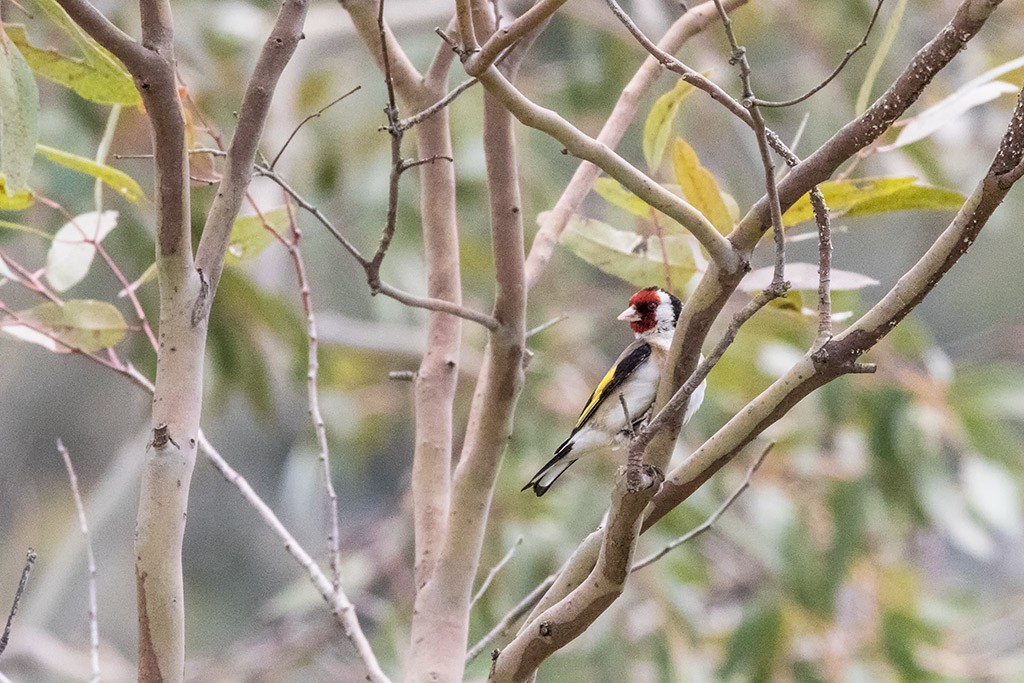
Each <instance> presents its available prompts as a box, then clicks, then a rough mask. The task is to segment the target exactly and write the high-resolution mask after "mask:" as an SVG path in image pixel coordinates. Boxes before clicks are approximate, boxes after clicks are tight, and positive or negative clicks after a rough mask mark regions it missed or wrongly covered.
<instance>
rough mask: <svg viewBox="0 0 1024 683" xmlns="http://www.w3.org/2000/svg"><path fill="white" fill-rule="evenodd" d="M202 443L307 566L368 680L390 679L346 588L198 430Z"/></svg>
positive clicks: (382, 682)
mask: <svg viewBox="0 0 1024 683" xmlns="http://www.w3.org/2000/svg"><path fill="white" fill-rule="evenodd" d="M199 446H200V448H201V449H202V451H203V454H204V455H206V457H207V459H208V460H209V461H210V463H211V464H212V465H213V466H214V467H215V468H216V469H217V471H218V472H220V474H221V476H223V477H224V479H226V480H227V481H228V483H230V484H231V485H232V486H234V487H235V488H236V489H238V492H239V493H241V494H242V497H243V498H245V500H246V502H248V503H249V505H251V506H252V507H253V508H254V509H255V510H256V512H257V514H259V516H260V518H261V519H262V520H263V522H264V523H265V524H266V525H267V526H268V527H270V530H271V531H273V532H274V534H275V535H276V536H277V537H278V538H279V539H280V540H281V541H282V543H283V544H284V549H285V551H287V552H288V554H289V555H291V556H292V557H294V558H295V560H296V561H297V562H298V563H299V564H300V565H301V566H302V568H303V569H305V570H306V573H307V574H309V578H310V580H311V581H312V582H313V585H314V586H315V587H316V589H317V591H318V592H319V593H320V595H321V597H323V599H324V601H325V602H326V603H327V606H328V607H329V608H330V610H331V614H332V615H333V616H334V618H335V620H337V622H338V624H339V625H341V627H342V630H343V631H344V633H345V637H346V638H348V639H349V641H351V643H352V645H353V646H354V647H355V649H356V652H357V653H358V655H359V658H360V659H361V660H362V662H363V665H364V666H365V667H366V671H367V680H369V681H372V682H373V683H388V681H389V679H388V677H387V675H385V673H384V671H383V670H382V669H381V668H380V664H379V663H378V662H377V656H376V655H375V654H374V653H373V649H372V648H371V647H370V642H369V641H368V640H367V639H366V636H365V634H364V633H363V629H362V627H361V626H360V624H359V617H358V616H357V615H356V611H355V607H353V605H352V603H351V602H350V601H349V599H348V596H347V595H345V592H344V591H343V590H342V589H341V587H340V586H339V587H337V588H336V587H335V586H333V585H332V583H331V580H330V579H329V578H328V577H327V575H326V574H324V572H323V570H322V569H320V567H319V565H317V563H316V562H315V561H314V560H313V558H312V557H310V556H309V553H307V552H306V551H305V549H303V547H302V546H301V545H300V544H299V542H298V541H297V540H295V537H293V536H292V534H291V532H290V531H288V529H287V527H285V525H284V524H282V523H281V520H280V519H278V517H277V515H275V514H274V511H273V510H271V509H270V506H268V505H267V504H266V503H265V502H264V501H263V499H262V498H260V497H259V495H258V494H257V493H256V492H255V491H253V489H252V486H250V485H249V482H248V481H246V479H245V477H243V476H242V475H240V474H239V473H238V472H237V471H236V470H235V469H234V468H232V467H231V465H229V464H228V462H227V461H226V460H225V459H224V458H223V457H222V456H221V455H220V453H219V452H217V449H216V448H214V447H213V444H211V443H210V442H209V441H208V440H207V438H206V435H205V434H203V433H202V432H200V433H199Z"/></svg>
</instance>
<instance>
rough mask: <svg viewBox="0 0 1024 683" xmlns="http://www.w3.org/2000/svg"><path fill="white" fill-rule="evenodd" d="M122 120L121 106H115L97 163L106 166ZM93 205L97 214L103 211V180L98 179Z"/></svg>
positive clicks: (104, 131) (101, 143)
mask: <svg viewBox="0 0 1024 683" xmlns="http://www.w3.org/2000/svg"><path fill="white" fill-rule="evenodd" d="M119 118H121V105H120V104H115V105H114V106H112V107H111V108H110V114H108V115H107V125H106V126H105V127H104V129H103V135H102V136H101V137H100V143H99V145H97V146H96V163H97V164H105V163H106V162H107V154H109V153H110V145H111V144H112V143H113V141H114V133H115V132H116V131H117V121H118V119H119ZM92 196H93V203H94V204H95V205H96V213H97V214H98V213H100V212H102V211H103V179H102V178H96V182H95V183H94V184H93V188H92Z"/></svg>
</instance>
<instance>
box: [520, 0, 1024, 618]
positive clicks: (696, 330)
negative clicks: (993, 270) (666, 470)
mask: <svg viewBox="0 0 1024 683" xmlns="http://www.w3.org/2000/svg"><path fill="white" fill-rule="evenodd" d="M998 4H999V3H998V1H997V0H993V1H992V2H987V1H986V0H964V1H963V3H962V4H961V5H960V7H959V9H958V10H957V12H956V14H955V16H954V18H953V20H952V21H951V22H950V23H949V24H948V25H947V26H946V27H945V28H943V29H942V31H940V33H939V34H938V35H937V36H936V37H935V38H934V39H933V40H932V41H931V42H929V43H928V44H927V45H926V46H925V47H924V48H922V49H921V50H920V51H919V52H918V54H917V56H916V57H915V58H914V60H913V61H912V62H911V64H910V65H909V66H908V67H907V69H906V70H905V71H904V72H903V73H902V74H901V75H900V76H899V78H897V80H896V81H895V82H894V84H893V85H892V86H891V87H890V88H889V90H887V91H886V93H885V94H884V95H882V97H880V98H879V100H878V101H876V102H875V104H874V105H872V107H871V108H869V109H868V110H867V111H866V112H865V113H864V114H863V115H862V116H861V117H859V118H858V119H856V120H854V121H853V122H851V123H849V124H847V125H846V126H845V127H844V128H843V129H842V130H840V131H839V132H838V133H837V134H836V135H834V136H833V137H832V139H831V140H829V141H828V142H826V143H825V144H824V145H823V146H822V147H821V148H819V149H818V150H817V151H816V152H815V153H814V154H812V155H811V156H810V157H809V158H808V159H807V160H805V161H803V162H800V163H799V164H798V165H797V166H796V167H795V168H794V169H793V170H792V171H791V172H790V173H789V174H788V175H787V176H786V177H785V178H784V179H783V180H782V181H780V183H779V192H780V202H781V206H782V207H783V208H788V207H789V206H791V205H792V204H793V202H795V201H796V199H798V198H799V197H800V196H801V195H802V194H804V193H805V192H807V191H809V190H810V189H811V188H812V187H814V186H815V185H816V184H817V183H819V182H821V181H823V180H826V179H827V178H828V177H829V176H830V175H831V173H832V172H834V171H835V169H836V168H838V166H839V165H840V164H841V163H842V162H843V161H844V160H845V159H848V158H849V157H851V156H852V155H854V154H856V153H857V151H858V150H860V149H863V148H864V147H865V146H867V145H869V144H871V142H872V141H874V140H875V139H877V138H878V136H880V135H881V134H882V133H883V132H884V131H885V130H886V129H887V128H888V126H889V125H891V123H892V122H893V121H895V120H896V119H897V118H898V117H899V116H901V115H902V113H903V112H904V111H905V110H906V109H907V107H909V106H910V105H911V104H912V103H913V102H914V101H915V100H916V99H917V97H918V96H919V95H920V93H921V91H922V90H923V89H924V87H925V86H926V85H927V84H928V82H929V81H930V80H931V78H932V77H934V75H935V74H936V73H938V71H939V70H941V69H942V68H944V67H945V66H946V65H947V64H948V63H949V62H950V61H951V60H952V58H953V57H954V56H955V55H956V54H957V53H958V52H959V51H961V50H962V48H963V47H964V46H965V44H966V42H967V41H969V40H970V39H971V38H972V37H973V36H974V35H975V34H976V33H977V32H978V30H980V28H981V26H982V25H983V24H984V23H985V21H986V20H987V19H988V17H989V16H990V15H991V13H992V11H993V10H994V9H995V7H996V6H997V5H998ZM1019 111H1020V106H1019V104H1018V112H1017V113H1015V121H1016V120H1018V118H1017V117H1018V114H1019ZM1015 139H1016V138H1015ZM1003 146H1004V147H1006V142H1005V141H1004V145H1003ZM1000 156H1005V157H1009V156H1011V155H1008V154H1005V153H1004V152H1003V151H1002V150H1001V151H1000ZM997 158H998V157H997ZM1010 161H1012V159H1010V160H1008V161H1005V162H1004V163H1003V167H1004V168H1010V169H1013V168H1016V164H1011V163H1010ZM1017 163H1020V162H1019V161H1018V162H1017ZM1011 176H1012V171H1010V172H1004V173H1003V174H1001V175H999V176H998V177H990V178H987V179H986V182H985V183H983V186H985V187H986V188H987V192H988V193H989V195H990V196H993V197H994V196H996V195H998V197H999V199H1001V196H1003V195H1005V193H1006V190H1007V189H1008V187H1006V186H1007V185H1008V180H1011V179H1012V178H1011ZM993 193H995V194H993ZM999 193H1001V194H999ZM767 203H768V200H767V198H765V197H762V199H761V200H760V201H759V202H758V203H757V204H756V205H755V207H754V208H752V209H751V211H750V212H748V214H747V216H746V217H745V218H744V219H743V220H742V221H741V222H740V225H739V226H737V228H736V229H735V230H734V231H733V233H732V234H731V235H730V241H731V242H732V243H733V244H735V245H736V246H737V247H738V248H740V249H742V250H744V251H746V250H749V249H752V248H753V247H754V245H755V244H756V242H757V240H758V239H759V238H760V236H761V235H762V234H763V232H764V230H765V229H766V228H767V226H769V225H770V223H769V220H768V206H767ZM972 203H973V199H969V200H968V202H967V204H965V210H966V209H967V208H968V207H969V206H970V205H971V204H972ZM991 208H994V206H992V207H991ZM989 213H990V211H989ZM985 218H986V219H987V215H986V216H985ZM968 222H970V221H968ZM982 223H983V221H982ZM976 227H978V228H979V229H980V226H976ZM962 246H963V247H964V248H966V247H967V246H969V245H962ZM926 258H928V256H927V255H926ZM739 280H740V277H736V276H735V275H731V274H728V273H724V272H723V271H722V270H720V269H718V268H716V267H715V265H714V264H712V265H711V266H710V267H709V268H708V271H707V272H706V273H705V275H704V276H703V277H702V278H701V281H700V282H699V284H698V286H697V289H696V290H695V292H694V293H693V295H691V297H690V298H689V299H688V300H687V301H686V304H685V305H684V306H683V311H682V313H681V315H680V318H679V323H678V325H677V328H676V335H675V337H674V339H673V344H672V349H671V351H670V360H669V362H670V364H671V366H672V368H673V372H672V373H671V375H670V378H669V381H664V380H663V381H662V383H661V386H660V387H659V395H658V400H657V401H656V404H655V407H656V409H658V408H659V406H661V405H664V404H665V403H667V402H668V400H669V398H670V397H671V396H672V395H673V394H674V393H675V391H676V389H675V387H678V386H681V385H682V384H683V382H684V381H685V380H686V379H688V378H689V377H690V376H691V375H692V373H693V370H694V368H696V366H697V361H698V356H699V352H700V348H701V346H702V345H703V341H704V339H705V337H706V336H707V333H708V330H709V329H710V326H711V324H712V323H713V322H714V320H715V319H716V317H717V316H718V314H719V312H720V311H721V309H722V307H723V306H724V305H725V302H726V301H727V300H728V298H729V297H730V296H731V294H732V293H733V291H735V288H736V286H737V285H738V284H739ZM932 285H934V281H933V282H932ZM922 296H923V295H922ZM869 315H871V312H870V311H869V313H868V314H866V316H865V318H867V316H869ZM862 320H863V319H862ZM882 322H884V323H885V325H888V327H886V328H884V330H883V326H879V325H873V329H875V330H876V331H881V332H882V333H883V334H884V333H885V332H887V331H888V330H889V329H891V328H892V327H893V326H895V324H896V323H895V321H894V322H892V324H891V325H890V324H889V322H888V321H882ZM852 329H853V328H851V330H852ZM842 336H844V337H846V338H848V337H847V333H844V335H842ZM857 336H859V337H860V338H861V339H865V336H864V334H863V333H862V334H860V335H857ZM857 336H855V337H854V338H857ZM838 341H839V338H838V337H837V338H836V339H833V340H831V341H830V342H828V343H827V344H825V345H824V346H823V347H822V348H821V349H819V350H818V351H817V352H815V354H814V355H815V357H816V358H817V359H818V360H817V361H815V360H812V359H811V357H810V356H808V357H806V358H805V359H804V360H802V361H801V362H800V363H798V364H797V365H795V366H794V367H793V368H792V369H791V370H790V371H789V372H788V373H786V374H785V375H784V376H783V377H782V378H780V379H779V380H777V381H776V382H775V383H773V384H772V385H771V386H770V387H768V388H767V389H766V390H765V391H764V392H763V393H762V394H761V395H760V396H759V397H758V398H756V399H755V400H754V401H753V402H751V403H750V404H749V405H748V406H747V408H745V409H744V411H743V412H741V413H740V414H739V415H737V416H736V417H734V418H733V419H732V420H730V421H729V423H727V424H726V425H725V426H724V427H722V429H720V430H719V431H718V432H717V433H716V434H715V435H714V436H713V437H712V438H711V439H710V440H709V441H708V442H706V443H705V444H704V445H703V446H701V448H700V449H699V450H698V451H697V452H696V453H694V455H692V456H691V457H690V458H689V459H688V460H687V461H686V462H684V463H683V464H682V465H680V466H679V467H678V468H676V470H674V471H673V472H672V473H670V475H669V477H668V480H667V481H666V483H665V485H664V486H663V487H662V490H661V492H660V493H659V494H658V496H656V497H655V499H654V504H655V507H654V508H653V510H652V512H651V514H650V516H649V517H648V518H647V520H646V521H645V523H644V529H647V528H649V527H650V526H651V525H652V524H654V523H655V522H656V521H657V520H658V519H660V518H661V517H662V516H664V515H665V514H667V512H668V511H669V510H671V509H673V508H674V507H675V506H676V505H678V504H679V503H680V502H682V501H683V500H685V499H686V498H687V497H688V496H689V495H690V494H691V493H692V492H693V491H695V490H696V489H697V488H699V487H700V486H701V485H703V483H704V482H705V481H707V479H708V478H710V476H711V475H712V474H714V472H716V471H717V470H718V469H719V468H721V466H722V465H724V464H725V463H726V462H728V461H729V460H730V459H731V458H732V457H733V456H735V455H736V454H737V453H738V452H739V451H740V449H742V448H743V446H745V445H746V444H747V443H749V442H750V441H751V440H752V439H753V438H755V437H756V436H757V435H759V434H760V433H761V432H762V431H763V430H764V429H765V428H766V427H767V426H768V425H770V424H772V423H774V422H775V421H776V420H777V419H779V417H781V416H782V415H784V414H785V413H786V412H787V411H788V410H789V409H790V408H791V407H792V406H793V405H795V404H796V403H797V402H798V401H800V400H801V399H802V398H803V397H804V396H806V395H807V394H809V393H810V392H811V391H813V390H814V389H816V388H818V387H820V386H822V385H823V384H825V383H827V382H828V381H829V380H830V379H833V378H834V377H836V376H839V375H841V374H846V373H849V372H857V371H859V369H860V368H861V366H858V365H856V364H855V361H856V358H857V355H858V354H857V353H852V351H854V350H857V349H859V347H857V348H856V349H850V348H846V347H843V346H839V345H838ZM846 344H847V345H849V344H850V342H846ZM684 351H685V353H684ZM860 353H863V351H862V350H861V351H860ZM677 431H678V428H677V425H671V428H669V429H665V430H663V431H661V432H660V433H659V434H658V435H657V437H656V438H655V439H654V440H652V443H651V445H650V446H649V447H648V451H647V454H646V458H645V460H646V461H647V462H650V463H654V464H655V465H657V464H658V463H660V462H667V461H668V455H669V453H670V452H671V447H672V446H673V444H674V442H675V436H676V434H677ZM598 541H599V539H598V538H597V534H591V535H590V536H588V537H587V538H586V539H585V540H584V541H583V542H582V543H581V544H580V546H579V547H578V548H577V549H576V551H575V552H574V553H573V557H572V558H571V559H570V561H569V562H567V563H566V566H565V567H564V568H563V571H562V572H560V574H559V577H558V578H557V579H556V580H555V583H554V585H553V586H552V588H551V590H549V591H548V593H547V594H546V595H545V596H544V598H543V599H542V600H541V602H540V604H539V605H538V608H537V610H535V613H536V612H537V611H539V610H543V609H548V608H550V607H551V606H552V605H555V604H558V603H559V602H560V601H562V600H564V599H565V597H566V596H567V595H568V594H569V593H570V591H571V590H572V589H573V587H574V586H575V585H578V582H579V581H580V580H582V578H581V577H585V576H587V575H588V574H589V572H590V569H591V568H592V567H593V566H594V562H595V561H596V557H597V550H598V545H597V543H598ZM602 609H603V608H602ZM532 623H533V622H532V621H528V622H527V624H532ZM524 628H529V626H525V627H524Z"/></svg>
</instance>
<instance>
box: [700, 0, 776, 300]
mask: <svg viewBox="0 0 1024 683" xmlns="http://www.w3.org/2000/svg"><path fill="white" fill-rule="evenodd" d="M714 2H715V7H716V8H717V9H718V15H719V17H721V19H722V25H723V26H724V27H725V35H726V37H727V38H728V40H729V47H730V48H731V49H732V57H731V59H730V60H729V61H730V62H731V63H733V64H738V65H739V68H740V81H741V82H742V83H743V106H744V107H746V108H747V109H748V110H749V111H750V116H751V119H752V120H753V123H754V125H753V128H754V135H755V136H756V137H757V148H758V151H759V152H760V154H761V164H762V165H763V166H764V184H765V189H766V190H767V193H768V204H769V209H770V210H771V217H772V234H773V235H774V237H775V270H774V273H773V274H772V286H773V287H776V286H778V285H780V284H782V283H783V282H785V280H786V273H785V270H786V235H785V232H784V230H785V228H784V227H783V225H782V208H781V205H780V204H779V186H778V184H777V183H776V182H775V164H774V163H773V162H772V153H771V149H770V147H769V144H770V143H769V141H768V131H767V127H766V126H765V122H764V117H763V116H762V115H761V110H760V109H759V108H758V106H757V98H756V97H755V96H754V89H753V85H752V84H751V78H750V76H751V70H750V62H749V61H748V60H747V49H746V48H745V47H742V46H741V45H740V44H739V43H738V42H737V41H736V34H735V33H733V30H732V19H730V18H729V13H728V12H727V11H726V10H725V6H724V5H722V0H714Z"/></svg>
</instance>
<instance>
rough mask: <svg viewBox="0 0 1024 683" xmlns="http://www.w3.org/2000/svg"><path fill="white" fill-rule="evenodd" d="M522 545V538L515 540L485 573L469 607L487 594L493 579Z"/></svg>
mask: <svg viewBox="0 0 1024 683" xmlns="http://www.w3.org/2000/svg"><path fill="white" fill-rule="evenodd" d="M522 543H523V537H522V536H519V537H518V538H516V541H515V543H513V544H512V547H511V548H509V549H508V552H507V553H505V556H504V557H502V558H501V559H500V560H499V561H498V564H496V565H494V566H493V567H491V570H490V571H489V572H487V576H486V577H485V578H484V582H483V583H481V584H480V588H478V589H477V591H476V595H474V596H473V599H472V600H471V601H470V603H469V606H470V607H473V605H475V604H476V603H477V602H479V601H480V598H482V597H483V596H484V593H486V592H487V589H488V588H490V587H491V582H492V581H494V577H495V576H497V575H498V572H500V571H501V570H502V569H503V568H504V566H505V565H506V564H508V563H509V561H510V560H511V559H512V556H513V555H515V554H516V550H518V549H519V546H520V545H522Z"/></svg>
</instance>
